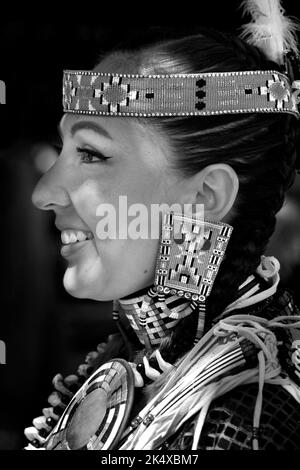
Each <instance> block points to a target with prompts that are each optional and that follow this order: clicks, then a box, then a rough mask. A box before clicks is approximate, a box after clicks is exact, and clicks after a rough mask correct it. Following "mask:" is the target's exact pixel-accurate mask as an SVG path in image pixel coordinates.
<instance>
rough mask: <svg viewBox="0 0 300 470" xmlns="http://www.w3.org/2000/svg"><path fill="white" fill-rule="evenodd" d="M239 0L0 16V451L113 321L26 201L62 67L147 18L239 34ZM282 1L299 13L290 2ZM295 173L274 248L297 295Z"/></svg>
mask: <svg viewBox="0 0 300 470" xmlns="http://www.w3.org/2000/svg"><path fill="white" fill-rule="evenodd" d="M239 4H240V2H239V1H232V2H225V1H224V2H214V3H211V2H206V3H204V2H200V1H199V2H198V5H197V7H195V6H193V5H192V4H189V3H187V4H186V5H183V4H180V3H178V4H176V5H175V3H173V4H172V6H170V7H167V8H166V11H164V13H163V14H162V11H161V7H159V6H155V5H154V4H151V5H150V4H139V5H138V7H136V6H135V5H134V4H130V3H126V4H125V3H118V4H117V3H116V4H115V8H112V9H104V8H103V7H100V8H98V9H94V7H93V6H92V5H91V4H88V3H85V4H78V5H75V3H74V4H70V5H69V11H68V12H67V13H64V15H63V16H62V14H61V12H60V10H59V9H58V7H57V6H56V7H55V8H54V7H53V6H52V5H50V4H45V5H44V12H43V15H42V16H41V15H39V17H38V18H37V17H36V15H35V14H34V13H33V14H32V15H31V14H27V15H26V16H24V17H22V18H21V17H18V18H16V17H15V16H14V15H12V14H11V13H10V15H9V16H8V17H6V15H3V18H2V17H1V22H0V80H4V81H5V83H6V104H5V105H0V191H1V195H0V216H1V219H0V223H1V230H0V233H1V245H0V246H1V248H2V253H1V307H0V308H1V314H0V340H3V341H5V343H6V346H7V358H6V361H7V364H6V365H0V449H18V448H20V447H22V445H23V444H24V440H23V428H24V427H25V426H29V425H30V424H31V421H32V419H33V418H34V417H35V416H39V415H40V414H41V409H42V407H44V406H46V400H47V396H48V395H49V393H50V392H51V378H52V377H53V376H54V375H55V374H56V373H57V372H62V373H72V372H74V371H75V370H76V368H77V365H78V364H79V363H80V362H83V360H84V357H85V354H86V353H87V352H88V351H89V350H92V349H94V348H95V346H96V344H98V343H99V342H101V341H102V340H103V339H105V337H106V336H107V334H108V333H109V332H110V331H113V328H114V327H113V325H112V322H111V319H110V304H109V303H99V302H93V301H88V300H78V299H74V298H72V297H71V296H69V295H68V294H67V293H66V292H65V291H64V289H63V287H62V277H63V272H64V263H63V260H62V259H61V257H60V255H59V238H60V235H59V233H58V232H57V230H56V229H55V228H54V227H53V216H51V214H48V213H42V212H40V211H38V210H37V209H35V208H34V207H33V206H32V204H31V194H32V191H33V188H34V186H35V184H36V182H37V180H38V178H39V177H40V175H41V173H40V171H39V170H38V168H37V166H36V158H37V154H38V152H39V149H41V148H42V147H43V146H45V145H49V144H51V143H52V142H53V141H54V140H55V139H56V127H57V123H58V121H59V120H60V118H61V116H62V106H61V84H62V71H63V69H91V68H93V66H94V65H95V63H96V62H97V58H98V56H99V54H100V53H101V52H102V51H105V50H108V49H110V48H111V47H112V46H114V45H116V44H117V43H118V42H120V41H121V40H122V39H124V38H125V37H127V36H128V35H129V34H131V33H132V32H134V33H135V34H136V35H137V36H139V35H144V34H145V31H146V29H147V28H148V27H149V26H150V24H151V25H159V26H162V27H164V26H169V25H172V26H176V23H178V22H179V20H180V21H181V22H185V23H186V25H187V28H188V27H189V25H191V26H192V25H193V26H195V24H199V25H205V26H212V27H215V28H217V29H218V28H219V29H222V30H228V31H237V29H238V27H239V26H240V25H241V22H242V20H241V12H240V11H239V10H238V9H237V7H238V5H239ZM204 5H205V7H204ZM285 6H286V9H287V10H288V13H289V14H291V15H295V16H298V17H300V14H299V12H300V8H299V7H297V5H296V2H292V1H287V2H285ZM27 13H28V12H27ZM74 13H75V14H74ZM298 180H299V177H298ZM298 180H297V181H296V184H295V186H294V189H293V190H292V191H291V193H290V198H291V200H292V201H293V202H294V205H293V211H292V212H291V215H290V217H289V218H288V219H287V221H286V220H285V219H284V220H285V224H281V225H280V224H279V229H278V230H277V238H274V240H273V241H272V248H273V251H272V253H273V254H275V255H276V256H278V258H279V259H280V260H281V261H282V262H283V278H284V282H285V283H286V284H287V285H288V286H290V287H292V288H296V295H297V296H298V298H299V292H298V288H297V283H298V276H299V260H297V259H296V260H295V259H294V264H293V266H292V268H290V265H289V253H290V250H289V242H288V241H287V238H286V235H287V234H288V235H289V236H291V233H292V235H293V232H294V231H295V234H294V235H293V237H294V238H293V239H295V240H296V241H295V242H294V243H296V245H297V243H298V245H297V246H299V242H298V240H299V234H300V227H299V222H298V219H299V217H297V211H298V213H299V207H300V205H299V200H300V196H299V193H300V191H299V181H298ZM297 237H298V238H297ZM298 253H299V257H300V250H299V252H298Z"/></svg>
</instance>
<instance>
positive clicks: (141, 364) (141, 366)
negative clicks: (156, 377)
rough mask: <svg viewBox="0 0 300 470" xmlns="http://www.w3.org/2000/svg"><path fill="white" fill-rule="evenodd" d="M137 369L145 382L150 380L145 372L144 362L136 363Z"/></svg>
mask: <svg viewBox="0 0 300 470" xmlns="http://www.w3.org/2000/svg"><path fill="white" fill-rule="evenodd" d="M136 370H137V371H138V372H139V373H140V374H141V376H142V377H143V380H144V382H146V381H148V380H149V379H148V377H147V376H146V373H145V366H144V364H143V363H142V362H139V363H138V364H137V365H136Z"/></svg>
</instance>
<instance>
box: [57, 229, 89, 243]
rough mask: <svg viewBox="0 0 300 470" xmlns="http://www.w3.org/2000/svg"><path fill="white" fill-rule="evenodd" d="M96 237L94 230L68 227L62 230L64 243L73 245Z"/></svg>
mask: <svg viewBox="0 0 300 470" xmlns="http://www.w3.org/2000/svg"><path fill="white" fill-rule="evenodd" d="M92 238H94V236H93V234H92V232H88V231H83V230H73V229H67V230H62V232H61V241H62V243H63V245H71V244H74V243H78V242H84V241H86V240H91V239H92Z"/></svg>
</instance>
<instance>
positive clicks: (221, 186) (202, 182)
mask: <svg viewBox="0 0 300 470" xmlns="http://www.w3.org/2000/svg"><path fill="white" fill-rule="evenodd" d="M238 190H239V179H238V176H237V174H236V172H235V171H234V169H233V168H232V167H231V166H230V165H227V164H223V163H217V164H214V165H209V166H207V167H205V168H204V169H203V170H201V171H199V172H198V173H197V174H196V175H193V176H192V177H191V178H190V181H189V191H188V195H187V194H186V197H187V198H188V199H189V201H187V200H186V202H189V203H196V204H203V205H204V211H205V218H206V219H208V220H216V221H219V220H224V218H225V217H226V216H228V215H229V212H230V210H231V209H232V206H233V204H234V202H235V200H236V197H237V194H238ZM192 200H193V201H192ZM226 218H227V217H226Z"/></svg>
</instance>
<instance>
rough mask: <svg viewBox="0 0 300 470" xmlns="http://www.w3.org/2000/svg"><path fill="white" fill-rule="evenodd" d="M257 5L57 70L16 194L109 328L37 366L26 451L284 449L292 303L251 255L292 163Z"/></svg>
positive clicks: (295, 443)
mask: <svg viewBox="0 0 300 470" xmlns="http://www.w3.org/2000/svg"><path fill="white" fill-rule="evenodd" d="M246 3H247V2H246ZM266 3H270V2H259V1H256V2H249V5H248V7H247V4H246V10H247V8H249V10H251V13H252V15H253V21H252V23H250V24H249V25H248V26H246V27H245V34H244V36H245V38H246V39H241V38H239V37H237V36H233V35H229V34H225V33H222V32H216V31H212V30H207V29H201V28H198V29H197V31H196V32H195V31H193V32H191V33H190V34H187V32H186V30H182V31H181V30H180V28H177V30H176V32H175V31H173V30H171V29H170V30H165V31H163V32H162V31H160V30H156V29H154V30H153V31H152V32H151V34H149V35H148V36H147V35H146V36H145V38H144V41H143V40H140V41H139V43H137V42H136V41H134V40H132V41H127V42H124V43H123V44H122V45H120V46H119V47H117V48H115V49H114V50H113V51H111V52H109V53H106V54H105V55H103V56H102V57H101V59H100V60H99V62H98V64H97V65H96V66H95V68H94V69H93V70H92V71H80V70H76V71H71V70H67V71H65V72H64V85H63V105H64V115H63V118H62V120H61V122H60V130H61V137H62V143H63V145H62V149H61V153H60V155H59V158H58V159H57V161H56V163H55V164H54V165H53V166H52V167H51V168H50V169H49V171H48V172H47V173H46V174H45V175H44V176H43V177H42V179H41V180H40V181H39V183H38V185H37V187H36V189H35V191H34V194H33V202H34V204H35V205H36V206H37V207H39V208H40V209H42V210H51V211H54V213H55V224H56V226H57V228H58V229H59V230H60V231H61V240H62V249H61V254H62V256H63V257H64V258H65V259H66V260H67V263H68V265H67V269H66V272H65V275H64V287H65V289H66V290H67V291H68V292H69V293H70V294H72V295H73V296H75V297H78V298H87V299H93V300H98V301H113V313H112V314H113V318H114V320H115V321H116V324H117V326H118V328H119V333H118V334H115V335H112V336H111V337H109V340H108V342H107V344H106V345H103V344H102V345H100V347H99V348H98V349H97V350H95V351H93V352H91V353H89V354H88V356H87V358H86V363H85V364H84V365H81V366H80V367H79V370H78V373H77V374H73V375H70V376H68V377H65V378H63V377H62V376H61V375H60V374H58V375H57V376H56V377H55V378H54V381H53V384H54V388H55V390H54V392H53V394H52V395H51V397H50V399H49V403H50V406H49V407H48V408H45V409H44V410H43V415H42V416H40V417H38V418H36V419H35V420H34V421H33V424H34V426H32V427H30V428H27V429H26V430H25V434H26V436H27V438H28V439H29V444H28V447H27V448H28V449H47V450H55V449H69V450H75V449H87V450H101V449H102V450H105V449H120V450H130V449H138V450H139V449H147V450H149V449H169V450H174V449H179V450H187V449H252V448H253V449H285V450H287V449H299V448H300V438H299V436H300V432H299V431H300V425H299V423H300V346H299V340H298V339H297V336H296V334H295V331H296V329H297V328H299V326H300V316H299V311H298V309H297V307H296V305H295V303H294V301H293V297H292V295H291V294H290V292H288V291H285V290H283V289H282V288H281V287H280V283H279V281H280V277H279V262H278V261H277V260H276V258H274V257H266V256H264V253H265V249H266V247H267V244H268V241H269V239H270V237H271V235H272V233H273V231H274V229H275V224H276V214H277V212H278V211H279V210H280V209H281V207H282V204H283V202H284V197H285V192H286V191H287V189H288V188H289V187H290V186H291V185H292V183H293V181H294V178H295V174H296V169H297V166H299V161H298V162H297V155H296V143H297V135H298V132H299V117H300V113H299V108H298V102H297V92H296V91H295V90H296V88H297V86H299V82H297V78H299V76H297V60H296V59H295V53H296V47H297V45H296V40H295V32H294V27H293V24H292V23H291V22H290V20H289V19H288V18H286V17H285V16H284V13H283V11H282V8H281V6H280V2H274V5H275V7H277V10H276V8H275V7H274V6H273V7H274V8H275V13H276V15H274V11H273V7H270V10H271V11H270V12H266V11H264V10H263V8H264V6H265V4H266ZM254 5H255V7H254ZM250 6H251V7H250ZM268 13H269V16H268ZM274 16H275V17H276V18H277V23H276V28H275V29H274V27H273V26H272V21H273V19H274ZM278 18H279V20H280V21H281V23H278V21H279V20H278ZM278 24H282V25H283V26H284V28H283V27H282V30H284V31H285V33H284V35H281V33H280V28H279V29H278ZM272 27H273V29H272ZM274 31H275V32H274ZM267 33H268V34H267ZM298 72H299V69H298ZM125 208H126V210H125Z"/></svg>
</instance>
